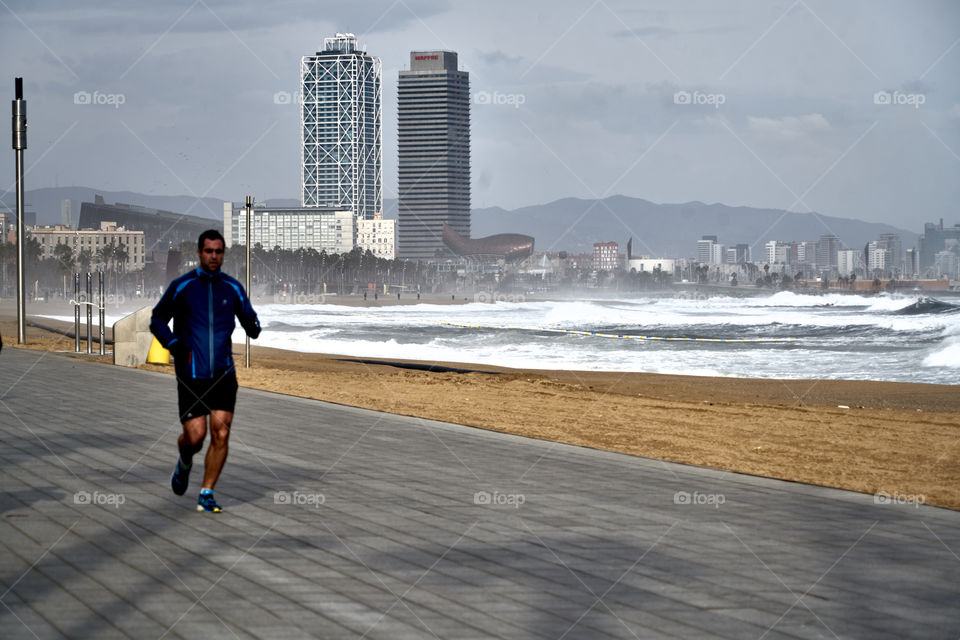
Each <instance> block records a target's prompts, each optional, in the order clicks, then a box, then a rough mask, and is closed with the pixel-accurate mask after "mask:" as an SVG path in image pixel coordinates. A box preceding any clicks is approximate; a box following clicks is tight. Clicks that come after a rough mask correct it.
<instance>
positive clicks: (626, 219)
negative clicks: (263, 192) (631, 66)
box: [3, 187, 920, 260]
mask: <svg viewBox="0 0 960 640" xmlns="http://www.w3.org/2000/svg"><path fill="white" fill-rule="evenodd" d="M97 194H99V195H102V196H103V197H104V199H105V201H106V202H107V203H110V204H114V203H117V202H122V203H126V204H134V205H139V206H142V207H150V208H154V209H162V210H165V211H173V212H176V213H186V214H190V215H195V216H198V217H201V218H210V219H211V220H221V219H222V218H221V216H222V211H223V200H220V199H218V198H210V197H207V198H195V197H192V196H152V195H145V194H142V193H134V192H130V191H115V192H114V191H101V190H97V189H92V188H89V187H49V188H43V189H35V190H31V191H27V193H26V196H25V197H26V204H27V206H26V209H27V211H35V212H36V213H37V222H38V224H55V223H59V222H60V221H61V213H60V211H61V210H60V202H61V201H62V200H70V201H71V203H72V204H71V220H72V222H73V224H74V226H75V225H76V222H77V220H78V219H79V217H80V204H81V203H82V202H93V200H94V196H95V195H97ZM3 204H4V205H5V207H6V208H9V209H12V208H14V206H15V202H14V201H13V198H12V194H7V197H5V198H4V199H3ZM266 204H268V205H270V206H298V205H299V200H296V199H292V198H283V199H272V200H268V201H267V202H266ZM383 204H384V207H383V208H384V218H387V219H396V217H397V201H396V199H385V200H384V203H383ZM919 226H920V222H919V221H918V227H919ZM498 233H523V234H526V235H529V236H533V237H534V238H535V241H536V245H535V246H536V250H537V251H561V250H565V251H568V252H571V253H585V252H590V251H592V249H593V243H595V242H610V241H615V242H617V243H619V245H620V249H621V251H622V252H624V251H625V250H626V243H627V241H628V240H629V239H630V238H633V252H634V254H635V255H643V254H645V255H650V256H652V257H675V256H695V255H696V242H697V240H699V239H700V238H701V237H702V236H704V235H715V236H717V239H718V242H720V243H722V244H725V245H728V246H730V245H734V244H740V243H744V244H749V245H751V246H752V251H753V256H754V259H755V260H756V259H762V258H761V256H762V255H763V246H764V244H765V243H766V242H767V241H769V240H782V241H804V240H807V241H810V240H817V239H818V238H819V237H820V236H821V235H827V234H834V235H837V236H839V237H840V240H841V242H842V243H843V244H844V245H845V246H846V247H849V248H853V249H860V248H862V247H863V246H864V244H866V243H867V242H869V241H870V240H875V239H876V238H877V236H879V235H880V234H882V233H896V234H899V235H900V238H901V241H902V246H903V247H904V249H907V248H910V247H914V246H916V244H917V238H918V233H917V232H914V231H909V230H906V229H898V228H896V227H893V226H891V225H888V224H882V223H877V222H865V221H863V220H856V219H852V218H840V217H836V216H825V215H821V214H818V213H796V212H787V211H783V210H780V209H761V208H754V207H742V206H741V207H731V206H728V205H725V204H719V203H714V204H705V203H703V202H686V203H683V204H658V203H655V202H650V201H649V200H643V199H641V198H631V197H627V196H610V197H608V198H604V199H602V200H583V199H579V198H563V199H560V200H555V201H553V202H549V203H547V204H541V205H534V206H528V207H522V208H519V209H512V210H507V209H503V208H500V207H487V208H482V209H473V211H472V212H471V236H472V237H474V238H480V237H484V236H488V235H494V234H498Z"/></svg>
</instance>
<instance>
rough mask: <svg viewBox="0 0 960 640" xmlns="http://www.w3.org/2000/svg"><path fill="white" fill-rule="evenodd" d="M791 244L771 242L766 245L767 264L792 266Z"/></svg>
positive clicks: (777, 241)
mask: <svg viewBox="0 0 960 640" xmlns="http://www.w3.org/2000/svg"><path fill="white" fill-rule="evenodd" d="M790 247H791V245H790V243H789V242H781V241H779V240H770V241H769V242H767V244H766V256H767V264H769V265H771V266H772V265H774V264H780V265H786V264H790Z"/></svg>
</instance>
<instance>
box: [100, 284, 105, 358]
mask: <svg viewBox="0 0 960 640" xmlns="http://www.w3.org/2000/svg"><path fill="white" fill-rule="evenodd" d="M99 273H100V291H99V298H100V300H99V302H100V355H104V354H105V353H106V350H105V347H104V343H105V342H106V340H104V331H103V323H104V320H106V318H105V317H104V316H105V314H106V312H105V311H104V307H103V271H100V272H99Z"/></svg>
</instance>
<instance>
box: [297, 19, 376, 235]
mask: <svg viewBox="0 0 960 640" xmlns="http://www.w3.org/2000/svg"><path fill="white" fill-rule="evenodd" d="M323 44H324V48H323V51H318V52H317V53H316V55H312V56H304V57H303V58H302V59H301V61H300V86H301V96H302V102H301V105H300V115H301V120H300V124H301V127H300V129H301V162H302V165H301V202H302V204H303V206H304V207H333V208H336V209H350V210H352V211H353V212H354V214H355V215H356V216H357V217H359V218H365V219H372V218H373V216H374V214H375V213H378V212H381V211H383V184H382V183H383V176H382V171H383V167H382V149H381V139H382V136H383V134H382V128H383V127H382V104H381V80H380V76H381V65H380V59H379V58H373V57H371V56H369V55H367V54H366V52H365V51H363V50H362V49H358V48H357V38H356V36H354V35H353V34H352V33H338V34H337V35H336V37H333V38H324V41H323Z"/></svg>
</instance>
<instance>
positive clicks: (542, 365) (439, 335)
mask: <svg viewBox="0 0 960 640" xmlns="http://www.w3.org/2000/svg"><path fill="white" fill-rule="evenodd" d="M915 301H916V298H915V297H911V296H900V295H887V294H882V295H879V296H860V295H841V294H828V295H823V296H820V295H810V294H796V293H793V292H779V293H776V294H774V295H771V296H768V297H759V298H752V297H747V298H734V297H728V296H715V297H710V298H694V297H692V296H689V297H680V298H655V297H646V298H631V299H616V300H592V301H591V300H583V301H575V300H560V301H527V302H516V303H510V302H497V303H494V304H488V303H468V304H461V305H431V304H417V305H405V306H386V307H353V306H344V305H335V304H326V305H317V306H311V305H293V304H270V305H259V306H258V307H257V310H258V313H259V315H260V320H261V324H262V325H263V327H264V331H263V333H262V334H261V336H260V338H259V339H258V340H256V341H255V343H254V344H258V345H263V346H271V347H278V348H282V349H289V350H294V351H304V352H316V353H330V354H338V355H343V356H354V357H375V358H386V359H411V360H424V361H446V362H463V363H473V364H492V365H501V366H508V367H517V368H537V369H569V370H602V371H650V372H660V373H675V374H689V375H715V376H743V377H764V378H826V379H882V380H903V381H915V382H937V383H945V384H957V383H958V380H957V379H956V376H955V375H953V374H954V373H955V370H956V368H957V367H958V366H960V365H958V363H960V313H920V314H897V313H896V311H898V310H900V309H902V308H904V307H906V306H908V305H911V304H913V303H914V302H915ZM55 319H58V320H67V321H69V320H71V319H72V318H66V317H55ZM116 319H119V318H110V322H111V323H112V322H114V321H115V320H116ZM501 326H502V327H509V328H505V329H504V328H497V327H501ZM557 330H561V331H557ZM570 331H585V332H594V333H617V334H631V335H646V336H653V337H691V338H718V339H721V340H737V339H740V338H746V339H757V338H760V339H763V338H778V339H782V338H796V339H797V340H796V341H795V342H783V343H763V344H756V343H749V342H746V343H737V342H698V341H669V340H635V339H630V340H628V339H618V338H604V337H599V336H595V335H583V334H578V333H567V332H570ZM244 338H245V336H244V333H243V330H242V329H240V328H239V327H238V328H237V331H236V332H235V333H234V335H233V339H234V342H235V343H236V344H242V342H243V340H244Z"/></svg>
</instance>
